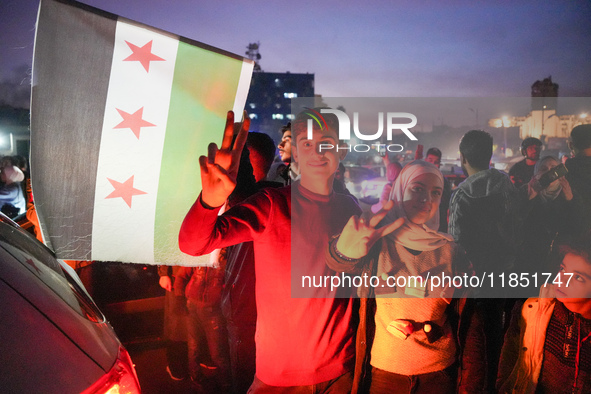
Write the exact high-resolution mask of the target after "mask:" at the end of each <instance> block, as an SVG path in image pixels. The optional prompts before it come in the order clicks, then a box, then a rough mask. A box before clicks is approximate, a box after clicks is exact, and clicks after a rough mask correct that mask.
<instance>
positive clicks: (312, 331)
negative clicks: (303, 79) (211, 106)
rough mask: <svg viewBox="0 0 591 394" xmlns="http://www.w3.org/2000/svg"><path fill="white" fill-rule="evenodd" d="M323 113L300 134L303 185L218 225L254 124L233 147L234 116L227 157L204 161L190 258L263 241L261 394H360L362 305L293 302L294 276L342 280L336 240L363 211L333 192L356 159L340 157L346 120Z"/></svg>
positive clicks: (246, 205)
mask: <svg viewBox="0 0 591 394" xmlns="http://www.w3.org/2000/svg"><path fill="white" fill-rule="evenodd" d="M319 112H320V110H319V109H317V110H314V109H313V110H307V111H304V112H303V113H300V114H299V115H298V116H297V117H296V119H295V121H294V123H293V126H292V131H293V136H294V138H295V146H294V150H293V156H294V159H295V161H296V162H297V163H298V167H299V169H300V171H301V180H300V181H297V182H294V183H293V184H292V185H290V186H287V187H284V188H279V189H265V190H263V191H261V192H260V193H257V194H255V195H254V196H252V197H251V198H249V199H247V200H245V201H244V202H242V203H239V204H238V205H236V206H234V207H232V208H231V209H230V210H228V211H227V212H225V213H224V214H223V215H221V216H218V211H219V207H220V206H221V205H223V203H224V202H225V201H226V199H227V198H228V196H229V195H230V193H231V192H232V190H233V189H234V187H235V184H236V174H237V168H238V162H239V160H240V152H241V151H242V146H243V145H244V141H245V139H246V135H247V133H248V125H249V121H248V117H247V116H245V117H244V118H245V122H244V124H243V126H242V128H241V130H240V132H239V134H238V136H237V138H236V140H235V142H233V141H232V139H233V132H232V131H233V122H234V116H233V113H232V112H229V113H228V119H227V123H226V129H225V132H224V138H223V142H222V146H221V148H220V149H218V148H217V146H215V144H210V146H209V149H208V156H207V157H205V156H202V157H200V160H199V162H200V166H201V179H202V185H203V190H202V192H201V195H200V196H199V198H198V199H197V201H196V202H195V204H194V205H193V207H192V208H191V210H190V211H189V213H188V214H187V216H186V217H185V220H184V221H183V225H182V226H181V230H180V234H179V246H180V249H181V250H182V251H184V252H185V253H188V254H191V255H202V254H206V253H209V252H211V251H212V250H214V249H216V248H220V247H224V246H229V245H234V244H237V243H241V242H247V241H253V244H254V254H255V277H256V303H257V313H258V316H257V331H256V338H255V340H256V376H255V380H254V382H253V384H252V386H251V389H250V390H251V392H272V393H282V392H288V391H289V392H296V391H297V390H298V389H302V390H306V389H309V390H310V391H311V392H317V393H323V392H335V393H337V392H339V393H340V392H349V391H350V390H351V384H352V379H353V368H354V362H355V340H354V339H355V338H354V337H355V329H356V327H355V325H354V323H353V315H354V313H355V311H354V307H353V305H354V304H353V300H351V299H350V298H334V297H332V298H306V297H305V296H304V297H301V296H300V297H299V298H295V297H294V298H292V289H291V288H292V268H296V267H298V268H299V271H302V272H306V274H307V275H334V271H331V270H329V269H328V268H327V267H326V265H325V263H324V250H325V248H326V247H327V245H328V240H329V239H330V237H331V236H332V235H334V234H338V233H340V232H341V231H342V228H343V227H344V225H345V223H346V221H347V220H348V219H349V217H351V216H352V215H358V214H360V212H361V210H360V208H359V206H358V205H357V204H356V203H355V202H354V200H353V199H352V198H351V197H349V196H346V195H343V194H338V193H334V192H333V179H334V174H335V172H336V170H337V168H338V165H339V163H340V161H341V159H343V158H344V156H345V154H346V152H347V150H346V149H340V150H337V148H336V147H337V146H339V141H338V120H337V119H336V117H335V116H333V115H328V116H327V115H322V114H320V113H319ZM319 115H320V118H323V120H324V121H323V122H321V123H316V122H313V135H312V139H308V138H307V125H308V122H307V120H308V119H313V118H314V119H317V118H318V116H319ZM329 146H332V148H328V147H329ZM321 147H322V148H321ZM292 213H293V215H292ZM292 217H293V218H294V219H295V218H297V220H295V222H296V223H292ZM291 251H293V252H291ZM301 280H302V279H301V278H300V279H298V278H295V279H294V282H298V281H299V282H301ZM318 291H319V292H320V290H318ZM323 293H324V294H323V295H326V292H323ZM294 386H297V387H294Z"/></svg>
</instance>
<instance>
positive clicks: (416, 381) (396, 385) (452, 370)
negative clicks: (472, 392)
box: [369, 364, 458, 394]
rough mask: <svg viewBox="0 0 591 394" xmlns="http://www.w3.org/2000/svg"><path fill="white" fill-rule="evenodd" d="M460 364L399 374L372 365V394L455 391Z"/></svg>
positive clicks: (429, 393) (370, 390)
mask: <svg viewBox="0 0 591 394" xmlns="http://www.w3.org/2000/svg"><path fill="white" fill-rule="evenodd" d="M457 368H458V366H457V365H456V364H453V365H452V366H451V367H448V368H446V369H444V370H442V371H437V372H430V373H424V374H420V375H399V374H397V373H392V372H387V371H383V370H381V369H378V368H375V367H372V369H371V386H370V388H369V392H370V394H379V393H401V394H402V393H408V394H411V393H412V394H415V393H428V394H431V393H455V392H456V373H457Z"/></svg>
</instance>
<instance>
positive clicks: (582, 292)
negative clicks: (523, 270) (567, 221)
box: [497, 235, 591, 393]
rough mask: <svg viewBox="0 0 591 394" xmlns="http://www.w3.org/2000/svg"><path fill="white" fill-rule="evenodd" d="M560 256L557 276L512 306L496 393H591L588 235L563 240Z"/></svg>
mask: <svg viewBox="0 0 591 394" xmlns="http://www.w3.org/2000/svg"><path fill="white" fill-rule="evenodd" d="M559 254H560V261H561V265H560V271H559V275H558V277H556V278H555V277H552V278H551V279H550V280H549V281H548V285H547V286H544V287H542V289H541V292H540V297H539V298H530V299H528V300H527V301H526V302H525V303H524V304H523V306H521V305H518V306H516V307H515V308H514V311H513V318H512V321H511V326H510V328H509V330H508V331H507V333H506V335H505V343H504V345H503V350H502V354H501V361H500V363H499V374H498V379H497V388H498V389H499V392H501V393H534V392H535V393H589V392H591V238H590V237H589V235H587V236H585V237H583V238H582V239H579V240H576V241H571V242H568V243H563V244H562V245H561V246H560V247H559ZM544 280H545V279H544ZM550 282H554V283H553V284H552V283H550Z"/></svg>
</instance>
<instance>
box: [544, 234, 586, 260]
mask: <svg viewBox="0 0 591 394" xmlns="http://www.w3.org/2000/svg"><path fill="white" fill-rule="evenodd" d="M557 244H558V247H554V248H553V249H552V254H551V258H552V261H553V263H554V265H555V267H553V268H556V267H558V266H560V264H561V263H562V260H563V259H564V256H566V255H567V254H568V253H572V254H575V255H577V256H581V257H582V258H584V259H585V260H586V261H587V263H590V264H591V230H589V231H587V232H584V233H583V234H577V235H575V236H569V237H566V238H563V239H560V240H558V242H557Z"/></svg>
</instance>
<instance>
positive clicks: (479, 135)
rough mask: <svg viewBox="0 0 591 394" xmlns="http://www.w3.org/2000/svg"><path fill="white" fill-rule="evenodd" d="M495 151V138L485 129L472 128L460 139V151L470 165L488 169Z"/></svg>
mask: <svg viewBox="0 0 591 394" xmlns="http://www.w3.org/2000/svg"><path fill="white" fill-rule="evenodd" d="M492 151H493V138H492V136H491V135H490V134H488V133H487V132H486V131H484V130H470V131H468V132H467V133H466V134H464V136H463V137H462V139H461V140H460V153H461V154H462V155H463V156H464V158H465V159H466V160H467V161H468V164H470V166H472V167H474V168H477V169H479V170H482V169H487V168H488V167H489V164H490V159H491V157H492Z"/></svg>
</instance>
